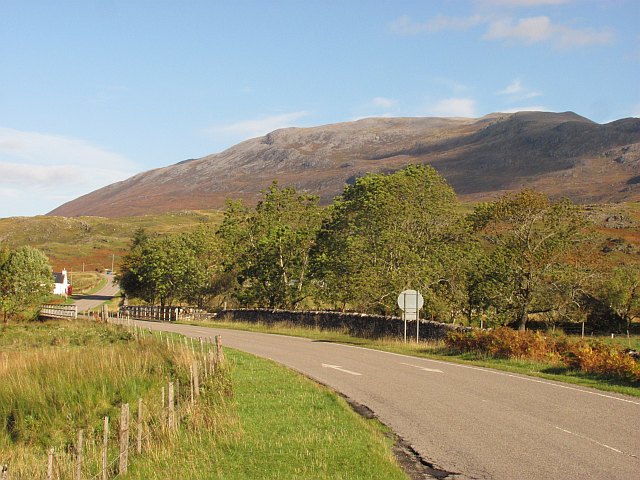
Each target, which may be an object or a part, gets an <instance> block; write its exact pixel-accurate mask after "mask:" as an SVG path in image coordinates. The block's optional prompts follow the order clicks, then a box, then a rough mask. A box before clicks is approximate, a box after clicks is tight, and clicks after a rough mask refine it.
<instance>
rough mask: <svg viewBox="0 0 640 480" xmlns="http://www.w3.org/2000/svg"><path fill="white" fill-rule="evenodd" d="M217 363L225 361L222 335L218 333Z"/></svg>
mask: <svg viewBox="0 0 640 480" xmlns="http://www.w3.org/2000/svg"><path fill="white" fill-rule="evenodd" d="M216 355H217V357H216V363H217V364H219V365H220V364H222V363H224V352H223V351H222V337H221V336H220V335H216Z"/></svg>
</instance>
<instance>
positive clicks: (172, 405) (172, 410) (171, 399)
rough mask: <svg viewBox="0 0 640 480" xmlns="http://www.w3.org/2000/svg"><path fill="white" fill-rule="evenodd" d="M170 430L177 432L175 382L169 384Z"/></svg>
mask: <svg viewBox="0 0 640 480" xmlns="http://www.w3.org/2000/svg"><path fill="white" fill-rule="evenodd" d="M169 428H170V429H171V430H175V428H176V410H175V396H174V391H173V382H169Z"/></svg>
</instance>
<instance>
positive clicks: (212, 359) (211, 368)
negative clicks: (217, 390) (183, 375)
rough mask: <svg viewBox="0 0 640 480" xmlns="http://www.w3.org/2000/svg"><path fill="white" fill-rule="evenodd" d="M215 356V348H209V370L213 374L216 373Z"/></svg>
mask: <svg viewBox="0 0 640 480" xmlns="http://www.w3.org/2000/svg"><path fill="white" fill-rule="evenodd" d="M215 361H216V359H215V356H214V354H213V350H209V371H210V372H211V376H213V375H215V373H216V371H215V368H216V364H215Z"/></svg>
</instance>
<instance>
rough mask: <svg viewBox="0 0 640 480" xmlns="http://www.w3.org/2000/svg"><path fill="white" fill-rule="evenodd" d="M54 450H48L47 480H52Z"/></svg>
mask: <svg viewBox="0 0 640 480" xmlns="http://www.w3.org/2000/svg"><path fill="white" fill-rule="evenodd" d="M54 452H55V450H54V449H53V448H50V449H49V455H48V457H49V458H48V460H47V480H53V455H54Z"/></svg>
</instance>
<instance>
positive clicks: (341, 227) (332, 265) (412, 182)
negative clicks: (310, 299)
mask: <svg viewBox="0 0 640 480" xmlns="http://www.w3.org/2000/svg"><path fill="white" fill-rule="evenodd" d="M457 203H458V202H457V198H456V195H455V193H454V191H453V189H452V188H451V187H450V186H449V185H448V184H447V182H446V181H445V180H444V178H443V177H442V176H441V175H439V174H438V173H437V172H436V171H435V170H434V169H433V168H431V167H428V166H423V165H411V166H409V167H407V168H405V169H403V170H400V171H397V172H395V173H393V174H389V175H387V174H368V175H365V176H364V177H362V178H359V179H357V180H356V182H355V184H353V185H349V186H347V187H346V188H345V190H344V192H343V194H342V195H341V196H340V197H338V198H337V199H336V200H335V203H334V205H333V208H332V210H331V215H330V218H329V219H328V220H327V221H326V222H325V224H324V225H323V228H322V230H321V233H320V235H319V243H318V248H317V249H316V251H315V259H316V260H315V272H316V273H315V274H316V276H317V277H318V278H319V279H321V280H322V285H323V289H322V291H323V295H324V298H325V299H326V300H327V301H329V302H330V303H332V304H334V306H338V307H340V308H343V309H344V308H346V307H347V306H350V307H351V308H355V309H358V310H362V311H376V312H387V311H390V310H395V301H396V297H397V295H398V293H399V292H400V291H402V290H403V289H405V288H415V289H417V290H420V291H421V292H422V294H423V296H424V297H425V303H426V308H427V309H428V310H430V311H431V312H432V313H433V314H436V315H438V316H440V317H442V316H449V317H451V316H455V315H456V312H459V311H460V308H459V306H460V298H459V295H460V292H464V288H462V289H461V288H460V286H461V285H463V284H464V278H465V275H464V271H465V268H464V265H465V261H466V258H468V257H467V251H466V241H465V229H464V225H463V223H462V219H461V216H460V215H459V214H458V212H457V208H456V206H457Z"/></svg>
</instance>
